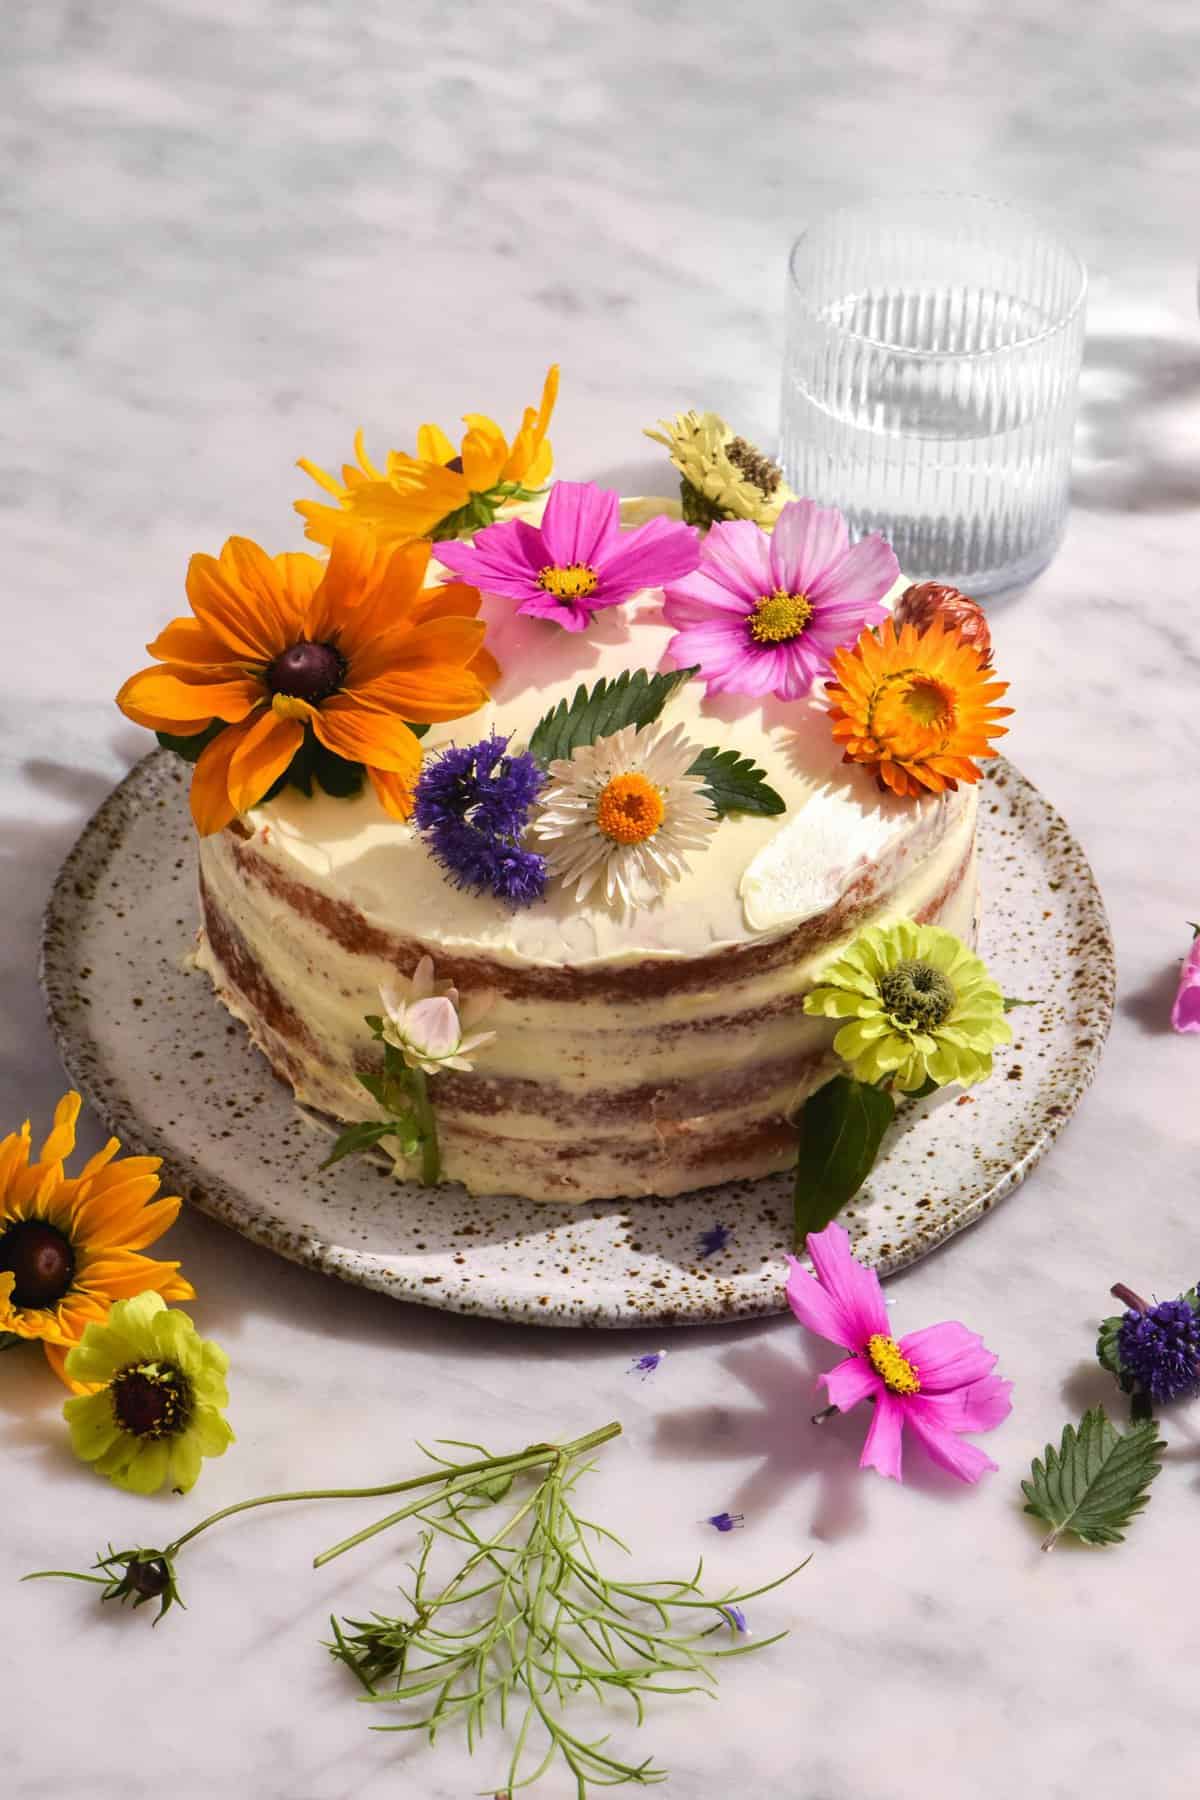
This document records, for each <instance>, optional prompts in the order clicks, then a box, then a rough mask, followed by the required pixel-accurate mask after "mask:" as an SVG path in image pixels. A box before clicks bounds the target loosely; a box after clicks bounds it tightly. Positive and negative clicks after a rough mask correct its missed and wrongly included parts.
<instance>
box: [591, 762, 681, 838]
mask: <svg viewBox="0 0 1200 1800" xmlns="http://www.w3.org/2000/svg"><path fill="white" fill-rule="evenodd" d="M665 811H666V809H665V807H664V806H663V797H662V794H661V792H660V791H659V789H658V788H656V787H655V785H654V783H653V782H652V781H647V780H646V777H645V776H644V775H614V776H613V778H612V780H611V781H609V782H608V783H607V784H606V785H605V786H604V788H603V789H602V790H601V793H600V798H599V800H598V801H597V803H596V823H597V825H598V826H599V827H600V830H601V831H602V832H603V833H604V835H605V837H606V838H611V839H612V841H613V843H614V844H644V843H645V841H646V839H647V838H652V837H653V836H654V834H655V832H656V831H657V830H658V828H659V826H660V825H661V824H662V822H663V817H664V815H665Z"/></svg>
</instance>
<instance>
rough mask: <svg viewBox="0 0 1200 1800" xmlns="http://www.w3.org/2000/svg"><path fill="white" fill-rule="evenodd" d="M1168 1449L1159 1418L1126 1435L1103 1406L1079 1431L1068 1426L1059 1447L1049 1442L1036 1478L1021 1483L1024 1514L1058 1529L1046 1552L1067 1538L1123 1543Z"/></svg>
mask: <svg viewBox="0 0 1200 1800" xmlns="http://www.w3.org/2000/svg"><path fill="white" fill-rule="evenodd" d="M1165 1449H1166V1445H1165V1444H1164V1443H1163V1441H1162V1439H1161V1438H1160V1437H1159V1435H1158V1425H1157V1423H1156V1421H1155V1420H1154V1419H1145V1420H1143V1421H1141V1422H1139V1423H1138V1424H1136V1425H1131V1426H1130V1428H1129V1430H1128V1431H1127V1432H1125V1433H1124V1435H1122V1434H1121V1433H1120V1432H1119V1431H1118V1430H1117V1429H1116V1427H1115V1426H1114V1425H1113V1423H1112V1421H1111V1420H1110V1419H1109V1417H1108V1415H1107V1414H1106V1412H1105V1411H1104V1408H1103V1407H1102V1406H1093V1407H1092V1408H1091V1410H1090V1411H1088V1412H1086V1413H1084V1415H1083V1418H1082V1419H1081V1420H1080V1422H1079V1426H1078V1429H1077V1428H1076V1427H1075V1426H1074V1425H1066V1426H1064V1427H1063V1434H1062V1443H1061V1444H1060V1446H1059V1447H1058V1449H1055V1447H1054V1445H1053V1444H1047V1445H1046V1449H1045V1460H1044V1461H1042V1460H1041V1459H1040V1458H1038V1457H1035V1458H1034V1460H1033V1467H1032V1470H1031V1471H1030V1473H1031V1479H1030V1480H1029V1481H1023V1482H1022V1483H1021V1491H1022V1492H1023V1493H1024V1495H1025V1502H1026V1504H1025V1511H1026V1512H1027V1513H1032V1514H1033V1516H1034V1518H1037V1519H1041V1520H1042V1521H1043V1522H1044V1523H1045V1524H1047V1525H1050V1526H1052V1527H1053V1529H1052V1530H1051V1532H1050V1535H1049V1537H1048V1538H1046V1540H1045V1541H1044V1543H1043V1544H1042V1549H1043V1550H1052V1549H1053V1548H1054V1546H1055V1544H1056V1543H1057V1542H1058V1540H1059V1538H1060V1537H1063V1536H1069V1537H1075V1538H1078V1539H1079V1541H1080V1543H1082V1544H1119V1543H1122V1542H1123V1541H1124V1536H1125V1527H1126V1526H1127V1525H1128V1524H1129V1523H1130V1521H1131V1520H1132V1519H1133V1518H1134V1517H1135V1515H1136V1514H1137V1513H1139V1512H1141V1510H1142V1508H1143V1507H1144V1506H1145V1505H1146V1503H1147V1501H1148V1500H1149V1498H1150V1496H1149V1494H1148V1493H1147V1491H1146V1490H1147V1489H1148V1488H1149V1486H1150V1483H1151V1482H1152V1481H1153V1480H1154V1477H1155V1476H1156V1475H1157V1474H1158V1472H1159V1470H1160V1469H1161V1468H1162V1463H1161V1461H1160V1460H1159V1453H1160V1452H1161V1451H1163V1450H1165Z"/></svg>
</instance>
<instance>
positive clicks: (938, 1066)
mask: <svg viewBox="0 0 1200 1800" xmlns="http://www.w3.org/2000/svg"><path fill="white" fill-rule="evenodd" d="M804 1010H805V1012H807V1013H818V1014H821V1015H823V1016H824V1017H825V1018H829V1019H846V1020H847V1021H848V1023H847V1024H845V1025H843V1026H842V1028H841V1030H840V1031H839V1032H838V1034H837V1036H836V1037H835V1038H834V1040H833V1047H834V1049H835V1050H836V1051H837V1054H838V1055H839V1056H841V1057H843V1058H844V1059H845V1061H846V1062H848V1063H849V1064H850V1070H851V1073H852V1074H853V1075H854V1076H855V1077H856V1079H857V1080H859V1081H869V1082H878V1081H882V1080H884V1079H885V1078H886V1077H891V1079H892V1082H893V1084H894V1085H895V1086H896V1087H897V1088H899V1089H900V1090H901V1091H902V1092H904V1093H911V1092H912V1091H913V1089H915V1088H919V1087H922V1086H924V1084H925V1083H926V1082H927V1081H933V1082H935V1083H936V1084H937V1086H938V1087H945V1085H946V1083H947V1082H950V1081H958V1082H961V1083H962V1085H963V1087H969V1086H970V1085H971V1083H972V1082H974V1081H982V1079H983V1077H984V1076H985V1075H990V1074H991V1072H992V1051H993V1050H994V1049H995V1047H996V1045H997V1044H1007V1043H1009V1042H1010V1041H1011V1039H1012V1030H1011V1028H1010V1026H1009V1024H1008V1021H1007V1020H1006V1019H1005V1017H1004V996H1003V995H1002V994H1001V992H1000V989H999V988H998V987H997V986H996V983H995V982H994V981H993V980H992V978H991V976H990V975H989V974H988V972H987V969H986V968H985V966H984V964H983V963H982V962H980V960H979V958H978V957H977V956H974V955H972V953H971V951H970V950H968V949H967V947H966V945H965V944H964V943H962V942H960V940H959V939H958V938H956V937H955V936H954V935H953V934H952V933H951V932H949V931H942V930H940V929H939V928H938V927H937V926H936V925H917V924H915V923H914V921H913V920H911V919H902V920H901V921H900V923H899V924H898V925H889V926H887V927H879V926H871V927H869V928H868V929H867V930H866V931H864V932H862V933H861V934H860V935H859V936H858V937H856V938H855V940H854V942H853V943H852V944H851V945H850V948H849V949H848V950H844V951H843V952H842V954H841V956H839V957H838V958H837V959H836V960H835V961H834V962H833V963H831V964H830V966H829V967H828V968H827V969H826V970H825V971H824V973H823V976H822V981H821V986H820V987H817V988H814V989H813V991H812V993H810V994H806V995H805V997H804Z"/></svg>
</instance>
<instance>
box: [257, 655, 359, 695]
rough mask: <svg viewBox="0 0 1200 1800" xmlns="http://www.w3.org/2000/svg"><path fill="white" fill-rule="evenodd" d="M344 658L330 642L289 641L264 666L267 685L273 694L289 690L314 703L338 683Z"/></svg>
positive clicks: (289, 692) (338, 685)
mask: <svg viewBox="0 0 1200 1800" xmlns="http://www.w3.org/2000/svg"><path fill="white" fill-rule="evenodd" d="M345 674H346V663H345V658H344V657H341V656H339V655H338V653H337V651H336V650H335V649H334V647H333V645H332V644H293V645H292V647H291V649H290V650H285V651H284V652H283V654H282V655H281V656H277V657H276V658H275V661H274V662H273V663H272V664H271V666H270V668H269V669H268V670H267V686H268V687H269V688H270V690H271V692H272V693H273V694H290V695H292V696H293V697H294V698H295V699H297V700H307V701H308V702H309V704H310V705H311V706H316V705H318V703H319V702H320V701H322V700H328V698H329V696H330V694H333V693H336V692H337V690H338V688H340V687H341V685H342V681H343V679H344V677H345Z"/></svg>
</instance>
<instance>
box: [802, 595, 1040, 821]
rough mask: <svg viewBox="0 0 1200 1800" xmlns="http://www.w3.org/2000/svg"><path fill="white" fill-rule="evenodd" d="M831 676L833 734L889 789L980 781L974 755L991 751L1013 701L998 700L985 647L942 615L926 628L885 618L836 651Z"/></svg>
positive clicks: (932, 788) (934, 789) (1001, 687)
mask: <svg viewBox="0 0 1200 1800" xmlns="http://www.w3.org/2000/svg"><path fill="white" fill-rule="evenodd" d="M833 671H834V675H835V676H836V678H837V679H836V680H834V681H830V682H827V683H826V689H827V691H828V695H829V701H830V718H831V720H832V721H833V735H834V737H835V738H836V739H837V740H838V742H839V743H841V744H843V745H844V746H845V752H846V755H845V760H846V761H847V762H857V763H863V764H865V766H866V767H867V768H869V769H873V770H874V771H875V775H876V777H877V779H878V781H879V783H880V785H881V786H882V787H886V788H890V789H891V790H892V792H893V793H895V794H908V795H910V796H911V797H913V798H914V799H915V798H917V797H918V796H919V795H920V794H922V793H923V792H926V791H928V792H930V793H934V794H940V793H942V792H943V791H944V789H946V788H956V787H957V786H958V784H959V782H960V781H970V782H974V781H978V780H979V769H978V767H977V765H976V764H975V762H974V761H973V760H972V758H974V757H977V756H994V755H995V754H996V751H995V748H994V746H993V744H992V743H991V741H990V740H991V739H992V738H994V737H1001V736H1003V734H1004V733H1005V731H1006V730H1007V729H1008V727H1007V726H1005V725H998V724H997V723H996V721H997V720H998V719H1005V718H1008V717H1009V715H1010V714H1011V712H1012V707H1011V706H997V705H996V704H995V703H996V701H997V700H999V699H1000V697H1001V695H1002V694H1005V693H1007V691H1008V683H1007V682H1006V681H996V680H995V679H994V678H993V675H992V671H991V670H990V669H989V668H987V667H986V666H985V660H984V653H983V651H982V650H980V649H978V648H976V647H974V646H972V645H971V644H969V643H967V642H966V641H965V640H964V638H963V637H962V635H961V634H960V632H959V631H957V630H955V629H948V628H947V627H946V625H945V623H944V622H943V621H942V620H941V619H940V618H935V619H934V621H933V623H932V624H931V625H930V626H929V627H928V629H927V630H925V631H924V632H919V631H918V630H917V628H916V627H915V626H914V625H902V626H901V627H900V629H899V630H897V628H896V625H895V622H894V621H893V620H892V619H888V620H887V621H886V622H885V623H884V624H882V625H880V626H877V627H876V628H875V629H874V630H870V629H868V630H866V631H864V632H863V634H862V636H861V637H860V638H859V640H858V642H857V644H855V646H854V648H853V649H851V650H846V649H842V650H838V651H836V652H835V653H834V657H833Z"/></svg>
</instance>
